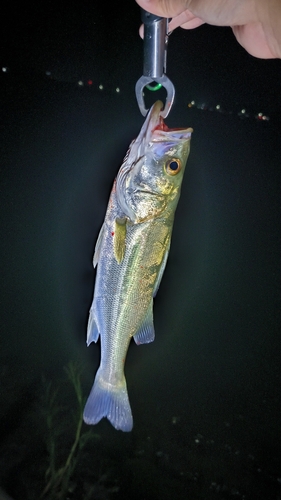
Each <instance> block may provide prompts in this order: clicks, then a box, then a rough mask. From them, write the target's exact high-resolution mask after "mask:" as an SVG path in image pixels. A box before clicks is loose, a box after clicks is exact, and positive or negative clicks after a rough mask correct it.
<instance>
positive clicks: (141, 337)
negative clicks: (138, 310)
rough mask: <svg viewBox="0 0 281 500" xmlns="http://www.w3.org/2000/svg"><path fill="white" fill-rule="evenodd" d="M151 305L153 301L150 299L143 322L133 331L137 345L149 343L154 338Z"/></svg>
mask: <svg viewBox="0 0 281 500" xmlns="http://www.w3.org/2000/svg"><path fill="white" fill-rule="evenodd" d="M152 306H153V301H152V300H151V303H150V305H149V308H148V311H147V314H146V317H145V319H144V322H143V324H142V325H141V327H140V329H139V330H138V331H137V333H135V335H134V341H135V343H136V344H137V345H139V344H149V343H150V342H153V340H154V339H155V331H154V325H153V311H152Z"/></svg>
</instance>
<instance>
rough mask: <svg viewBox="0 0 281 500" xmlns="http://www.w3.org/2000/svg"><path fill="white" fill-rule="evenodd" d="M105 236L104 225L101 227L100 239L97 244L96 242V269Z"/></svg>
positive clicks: (94, 259) (94, 262)
mask: <svg viewBox="0 0 281 500" xmlns="http://www.w3.org/2000/svg"><path fill="white" fill-rule="evenodd" d="M103 235H104V223H103V225H102V226H101V229H100V232H99V235H98V239H97V242H96V246H95V253H94V258H93V264H94V267H96V265H97V263H98V261H99V257H100V249H101V244H102V240H103Z"/></svg>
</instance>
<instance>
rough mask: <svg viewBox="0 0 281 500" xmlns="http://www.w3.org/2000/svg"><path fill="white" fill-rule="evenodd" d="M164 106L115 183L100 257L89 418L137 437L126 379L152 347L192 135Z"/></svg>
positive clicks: (90, 336) (157, 106) (91, 324)
mask: <svg viewBox="0 0 281 500" xmlns="http://www.w3.org/2000/svg"><path fill="white" fill-rule="evenodd" d="M162 107H163V104H162V102H161V101H157V102H155V103H154V105H153V106H152V107H151V109H150V111H149V113H148V115H147V117H146V119H145V122H144V124H143V126H142V128H141V130H140V133H139V135H138V136H137V138H136V139H135V140H133V141H132V142H131V144H130V146H129V149H128V151H127V153H126V155H125V157H124V160H123V163H122V165H121V167H120V169H119V172H118V174H117V177H116V179H115V181H114V183H113V187H112V191H111V194H110V198H109V202H108V206H107V211H106V215H105V219H104V222H103V225H102V228H101V230H100V233H99V236H98V239H97V242H96V246H95V251H94V258H93V265H94V267H96V266H97V272H96V280H95V288H94V297H93V302H92V305H91V308H90V313H89V320H88V327H87V345H90V344H91V342H97V341H98V339H99V338H100V342H101V360H100V366H99V368H98V370H97V373H96V376H95V380H94V384H93V387H92V390H91V392H90V395H89V397H88V400H87V402H86V405H85V408H84V413H83V419H84V421H85V423H86V424H89V425H95V424H97V423H98V422H99V421H100V420H101V419H102V418H104V417H105V418H107V419H108V420H109V422H110V423H111V424H112V425H113V427H115V429H117V430H121V431H124V432H129V431H131V430H132V428H133V416H132V411H131V406H130V402H129V397H128V391H127V384H126V379H125V375H124V365H125V359H126V355H127V351H128V347H129V344H130V341H131V339H132V338H133V339H134V341H135V342H136V344H137V345H140V344H146V343H149V342H152V341H153V340H154V337H155V331H154V325H153V299H154V297H155V295H156V293H157V290H158V288H159V285H160V282H161V279H162V276H163V272H164V269H165V266H166V263H167V258H168V254H169V249H170V243H171V234H172V228H173V222H174V215H175V210H176V207H177V204H178V201H179V197H180V190H181V184H182V180H183V175H184V171H185V166H186V162H187V158H188V156H189V151H190V138H191V134H192V132H193V130H192V128H186V129H184V128H174V129H169V128H168V127H167V125H166V124H165V123H164V120H163V117H162V116H161V110H162Z"/></svg>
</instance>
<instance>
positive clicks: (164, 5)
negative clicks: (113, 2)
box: [136, 0, 189, 17]
mask: <svg viewBox="0 0 281 500" xmlns="http://www.w3.org/2000/svg"><path fill="white" fill-rule="evenodd" d="M136 2H137V3H138V4H139V6H140V7H142V8H143V9H144V10H147V11H148V12H151V13H152V14H156V15H157V16H161V17H175V16H177V15H178V14H180V13H181V12H183V11H184V10H185V9H186V8H187V6H188V3H189V2H188V0H136Z"/></svg>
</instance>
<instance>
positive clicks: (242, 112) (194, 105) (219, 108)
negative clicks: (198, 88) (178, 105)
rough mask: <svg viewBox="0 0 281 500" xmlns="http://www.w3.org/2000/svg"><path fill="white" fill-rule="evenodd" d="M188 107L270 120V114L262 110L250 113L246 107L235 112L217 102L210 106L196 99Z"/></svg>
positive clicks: (263, 120) (241, 117) (258, 119)
mask: <svg viewBox="0 0 281 500" xmlns="http://www.w3.org/2000/svg"><path fill="white" fill-rule="evenodd" d="M187 107H188V108H196V109H200V110H202V111H217V112H218V113H221V114H223V115H233V114H237V116H238V117H239V118H240V119H245V118H255V119H256V120H257V121H261V122H268V121H269V120H270V118H269V116H268V115H265V114H264V113H261V112H258V113H256V114H254V113H249V112H248V111H247V110H246V109H245V108H242V109H240V110H239V111H238V112H236V113H233V111H227V110H225V109H223V108H222V106H221V105H220V104H217V105H216V106H208V105H207V104H206V103H205V102H203V103H200V104H197V103H196V102H195V101H190V102H189V103H188V105H187Z"/></svg>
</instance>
